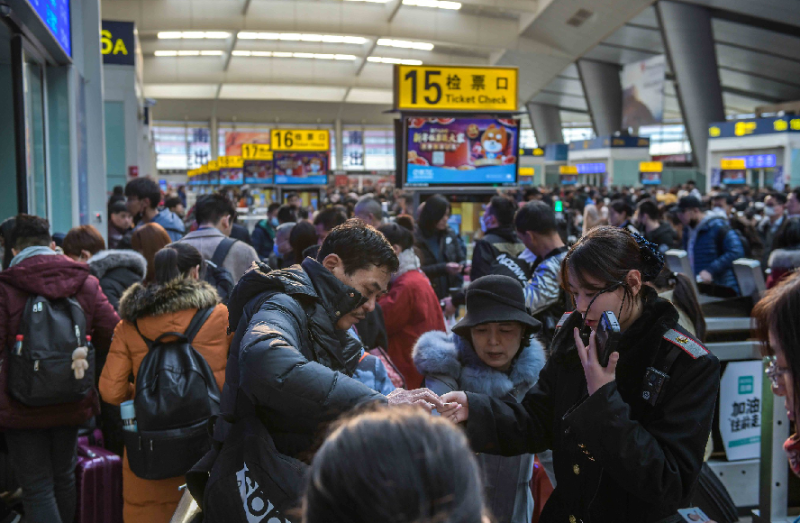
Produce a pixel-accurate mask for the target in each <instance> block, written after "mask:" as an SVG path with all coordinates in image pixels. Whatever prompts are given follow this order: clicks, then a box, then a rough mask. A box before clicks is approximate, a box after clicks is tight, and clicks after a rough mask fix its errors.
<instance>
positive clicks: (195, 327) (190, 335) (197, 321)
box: [184, 307, 215, 344]
mask: <svg viewBox="0 0 800 523" xmlns="http://www.w3.org/2000/svg"><path fill="white" fill-rule="evenodd" d="M214 309H215V307H206V308H205V309H198V311H197V312H196V313H195V314H194V317H193V318H192V321H191V322H190V323H189V326H188V327H186V332H185V333H184V336H186V339H188V340H189V343H190V344H191V343H192V341H194V337H195V336H197V333H198V332H200V329H201V328H202V327H203V325H204V324H205V323H206V320H207V319H208V318H209V316H211V313H212V312H214Z"/></svg>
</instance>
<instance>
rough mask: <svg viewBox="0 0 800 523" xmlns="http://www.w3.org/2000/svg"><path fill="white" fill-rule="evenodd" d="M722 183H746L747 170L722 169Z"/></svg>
mask: <svg viewBox="0 0 800 523" xmlns="http://www.w3.org/2000/svg"><path fill="white" fill-rule="evenodd" d="M722 183H723V184H725V185H745V184H746V183H747V171H743V170H736V171H722Z"/></svg>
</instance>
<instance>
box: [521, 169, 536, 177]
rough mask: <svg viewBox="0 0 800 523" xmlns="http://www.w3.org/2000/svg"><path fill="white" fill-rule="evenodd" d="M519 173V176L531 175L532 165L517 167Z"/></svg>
mask: <svg viewBox="0 0 800 523" xmlns="http://www.w3.org/2000/svg"><path fill="white" fill-rule="evenodd" d="M519 175H520V176H533V167H520V168H519Z"/></svg>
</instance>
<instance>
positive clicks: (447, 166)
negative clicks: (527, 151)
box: [404, 118, 519, 187]
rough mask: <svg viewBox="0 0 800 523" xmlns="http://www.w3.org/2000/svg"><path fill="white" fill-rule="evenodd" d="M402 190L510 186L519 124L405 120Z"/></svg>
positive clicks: (514, 178) (491, 120)
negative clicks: (433, 186) (434, 187)
mask: <svg viewBox="0 0 800 523" xmlns="http://www.w3.org/2000/svg"><path fill="white" fill-rule="evenodd" d="M405 127H406V142H405V143H406V151H405V154H406V166H405V167H406V169H405V181H404V185H408V186H417V187H427V186H432V185H459V186H480V185H515V184H516V183H517V166H518V158H517V154H518V153H519V120H512V119H494V118H407V119H406V121H405Z"/></svg>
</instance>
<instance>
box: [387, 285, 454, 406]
mask: <svg viewBox="0 0 800 523" xmlns="http://www.w3.org/2000/svg"><path fill="white" fill-rule="evenodd" d="M380 304H381V307H382V308H383V311H384V315H385V317H386V334H388V336H389V347H387V350H386V352H388V353H389V358H391V360H392V363H394V365H395V367H397V370H399V371H400V374H402V375H403V378H405V380H406V387H407V388H408V389H409V390H413V389H417V388H419V387H420V386H421V385H422V375H421V374H420V373H419V372H418V371H417V368H416V367H415V366H414V361H413V359H412V357H411V351H412V350H413V349H414V344H415V343H416V342H417V340H418V339H419V337H420V336H422V335H423V334H425V333H426V332H430V331H442V332H444V330H445V325H444V316H443V315H442V308H441V306H440V305H439V299H438V298H437V297H436V293H435V292H433V289H432V288H431V282H430V281H429V280H428V278H426V277H425V275H424V274H422V272H421V271H420V270H418V269H413V270H410V271H408V272H405V273H404V274H401V275H400V276H398V277H397V278H396V279H395V280H394V281H393V282H392V283H391V285H389V293H388V294H386V295H384V296H383V297H381V299H380Z"/></svg>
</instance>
